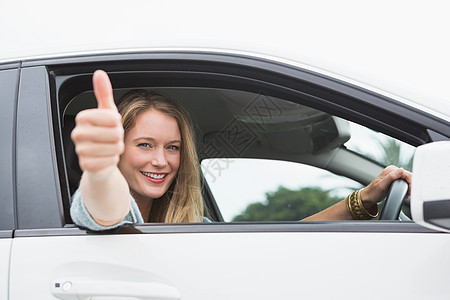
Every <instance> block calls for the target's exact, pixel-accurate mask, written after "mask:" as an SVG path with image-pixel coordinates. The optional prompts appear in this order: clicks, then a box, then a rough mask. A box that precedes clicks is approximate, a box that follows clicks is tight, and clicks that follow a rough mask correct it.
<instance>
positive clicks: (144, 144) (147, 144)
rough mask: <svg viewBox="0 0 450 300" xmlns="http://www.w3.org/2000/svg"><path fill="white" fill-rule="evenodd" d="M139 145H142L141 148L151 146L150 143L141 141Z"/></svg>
mask: <svg viewBox="0 0 450 300" xmlns="http://www.w3.org/2000/svg"><path fill="white" fill-rule="evenodd" d="M138 147H141V148H150V144H149V143H140V144H138Z"/></svg>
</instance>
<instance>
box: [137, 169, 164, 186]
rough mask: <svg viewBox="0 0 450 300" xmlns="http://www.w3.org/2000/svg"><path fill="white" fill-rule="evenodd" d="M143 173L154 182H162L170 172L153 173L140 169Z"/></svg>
mask: <svg viewBox="0 0 450 300" xmlns="http://www.w3.org/2000/svg"><path fill="white" fill-rule="evenodd" d="M140 172H141V174H142V175H144V176H145V177H146V178H147V179H148V180H150V181H151V182H153V183H162V182H163V181H164V180H165V179H166V176H167V174H168V173H151V172H144V171H140Z"/></svg>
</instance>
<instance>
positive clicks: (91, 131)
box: [71, 70, 124, 174]
mask: <svg viewBox="0 0 450 300" xmlns="http://www.w3.org/2000/svg"><path fill="white" fill-rule="evenodd" d="M92 82H93V86H94V93H95V97H96V98H97V103H98V108H95V109H88V110H84V111H81V112H80V113H78V115H77V117H76V118H75V122H76V126H75V128H74V130H73V131H72V134H71V137H72V140H73V142H74V144H75V151H76V153H77V155H78V160H79V164H80V167H81V169H82V170H83V171H89V172H92V173H95V174H100V173H102V174H103V173H105V172H106V173H107V170H109V169H111V168H110V167H113V166H116V165H117V163H118V162H119V158H120V155H121V154H122V152H123V150H124V142H123V137H124V132H123V127H122V117H121V115H120V114H119V112H118V111H117V107H116V104H115V103H114V97H113V91H112V86H111V82H110V80H109V77H108V75H107V74H106V73H105V72H104V71H101V70H99V71H96V72H95V73H94V76H93V78H92Z"/></svg>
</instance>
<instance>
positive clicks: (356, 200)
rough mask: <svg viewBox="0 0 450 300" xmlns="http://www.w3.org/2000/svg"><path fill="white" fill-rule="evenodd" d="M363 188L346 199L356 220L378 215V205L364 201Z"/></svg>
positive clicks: (349, 210) (368, 218) (349, 209)
mask: <svg viewBox="0 0 450 300" xmlns="http://www.w3.org/2000/svg"><path fill="white" fill-rule="evenodd" d="M362 191H363V190H358V191H355V192H353V193H351V194H350V195H348V196H347V198H346V199H345V202H346V206H347V210H348V212H349V213H350V214H351V215H352V217H353V219H355V220H370V219H373V218H376V217H377V216H378V205H376V203H375V205H370V207H366V205H367V204H369V203H363V201H362V196H361V193H362Z"/></svg>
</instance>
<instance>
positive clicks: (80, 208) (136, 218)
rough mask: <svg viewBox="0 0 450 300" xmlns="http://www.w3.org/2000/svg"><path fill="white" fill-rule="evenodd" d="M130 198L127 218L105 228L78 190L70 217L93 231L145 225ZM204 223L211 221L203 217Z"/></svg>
mask: <svg viewBox="0 0 450 300" xmlns="http://www.w3.org/2000/svg"><path fill="white" fill-rule="evenodd" d="M130 198H131V209H130V212H129V213H128V214H127V215H126V216H125V218H124V219H123V220H122V221H121V222H119V223H117V224H114V225H111V226H103V225H100V224H98V223H97V222H95V220H94V219H93V218H92V216H91V214H90V213H89V212H88V211H87V209H86V207H85V206H84V203H83V201H82V199H81V191H80V189H77V190H76V192H75V193H74V194H73V196H72V204H71V206H70V216H71V217H72V220H73V222H74V223H75V224H76V225H78V226H79V227H82V228H87V229H89V230H92V231H103V230H110V229H114V228H117V227H120V226H122V225H125V224H143V223H144V219H143V218H142V215H141V212H140V211H139V207H138V206H137V204H136V201H135V200H134V198H133V197H132V196H131V195H130ZM203 222H211V221H210V220H209V219H208V218H206V217H203Z"/></svg>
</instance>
